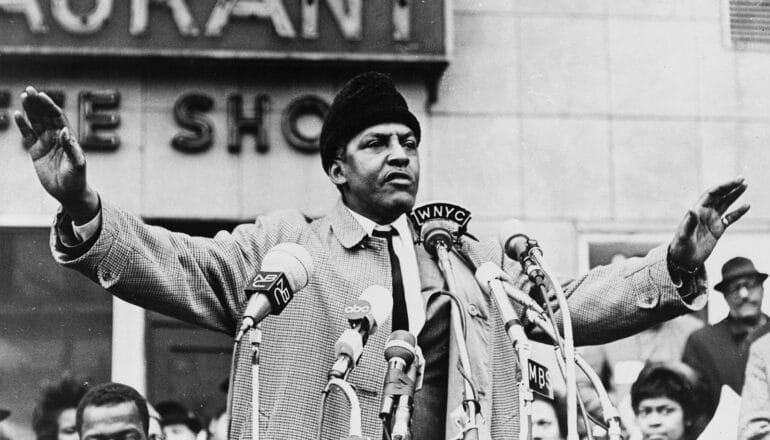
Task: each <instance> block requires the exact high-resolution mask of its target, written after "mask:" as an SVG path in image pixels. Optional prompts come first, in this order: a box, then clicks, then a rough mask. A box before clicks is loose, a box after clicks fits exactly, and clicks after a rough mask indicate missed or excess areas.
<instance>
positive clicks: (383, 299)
mask: <svg viewBox="0 0 770 440" xmlns="http://www.w3.org/2000/svg"><path fill="white" fill-rule="evenodd" d="M392 310H393V296H392V295H391V293H390V292H389V291H388V290H387V289H386V288H384V287H382V286H378V285H374V286H369V287H367V288H366V290H364V292H363V293H362V294H361V296H360V297H359V298H358V300H356V301H354V302H352V303H350V304H348V305H346V306H345V309H344V313H345V318H346V319H347V320H348V323H350V328H349V329H347V330H345V331H344V332H342V335H340V337H339V339H337V343H335V344H334V356H336V358H337V360H336V361H335V362H334V365H332V368H331V370H330V371H329V378H330V379H331V378H333V377H336V378H339V379H346V378H347V376H348V374H350V372H351V371H352V370H353V368H355V366H356V365H357V364H358V360H359V359H360V358H361V354H362V353H363V352H364V345H366V341H367V340H368V339H369V336H370V335H372V334H374V332H376V331H377V327H379V326H380V325H381V324H382V323H383V322H385V320H387V319H388V317H389V316H390V313H391V311H392Z"/></svg>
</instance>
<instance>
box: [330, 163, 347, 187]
mask: <svg viewBox="0 0 770 440" xmlns="http://www.w3.org/2000/svg"><path fill="white" fill-rule="evenodd" d="M340 161H341V159H334V161H333V162H332V164H331V165H329V179H330V180H331V181H332V183H333V184H335V185H343V184H345V183H346V182H347V181H348V179H347V177H345V170H344V169H343V167H342V163H341V162H340Z"/></svg>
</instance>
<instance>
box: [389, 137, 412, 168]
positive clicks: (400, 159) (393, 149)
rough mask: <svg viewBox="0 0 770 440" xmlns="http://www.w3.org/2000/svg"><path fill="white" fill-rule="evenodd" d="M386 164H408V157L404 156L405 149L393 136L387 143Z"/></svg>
mask: <svg viewBox="0 0 770 440" xmlns="http://www.w3.org/2000/svg"><path fill="white" fill-rule="evenodd" d="M388 150H389V151H388V162H390V163H397V164H401V165H406V164H407V163H409V155H407V154H406V148H404V146H403V145H401V142H399V140H398V137H397V136H395V135H393V136H391V137H390V140H389V141H388Z"/></svg>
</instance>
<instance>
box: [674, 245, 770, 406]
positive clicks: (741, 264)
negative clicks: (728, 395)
mask: <svg viewBox="0 0 770 440" xmlns="http://www.w3.org/2000/svg"><path fill="white" fill-rule="evenodd" d="M766 278H767V274H765V273H762V272H759V271H757V270H756V269H755V268H754V263H753V262H752V261H751V260H749V259H748V258H744V257H735V258H733V259H731V260H729V261H727V262H726V263H725V264H724V265H723V266H722V281H720V282H719V283H718V284H717V285H715V286H714V289H716V290H718V291H720V292H722V293H723V294H724V296H725V300H726V301H727V305H728V306H729V307H730V312H729V314H728V315H727V317H726V318H725V319H723V320H722V321H720V322H718V323H716V324H714V325H713V326H707V327H704V328H702V329H700V330H697V331H695V332H694V333H693V334H692V335H691V336H690V338H689V339H688V340H687V344H686V345H685V349H684V354H683V355H682V360H683V361H684V362H685V363H687V364H688V365H690V366H691V367H692V368H694V369H695V370H696V371H698V372H700V373H701V375H702V376H703V377H704V379H705V380H706V382H707V383H708V385H709V387H710V389H711V391H712V392H713V393H714V397H715V398H716V399H718V398H719V394H720V391H721V388H722V385H728V386H729V387H730V388H732V389H733V390H734V391H735V392H736V393H738V394H740V393H741V390H742V388H743V378H744V372H745V370H746V360H747V359H748V355H749V346H750V345H751V343H752V342H753V341H755V340H757V339H758V338H759V337H761V336H762V335H764V334H765V333H768V332H769V331H770V322H768V317H767V315H765V314H764V313H762V297H763V296H764V289H763V287H762V283H763V282H764V281H765V279H766Z"/></svg>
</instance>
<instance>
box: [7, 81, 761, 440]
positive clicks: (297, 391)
mask: <svg viewBox="0 0 770 440" xmlns="http://www.w3.org/2000/svg"><path fill="white" fill-rule="evenodd" d="M22 104H23V106H24V110H25V113H26V117H25V115H24V114H21V113H18V112H17V113H16V115H15V117H16V121H17V125H18V126H19V129H20V130H21V133H22V136H23V138H24V142H25V144H26V145H27V146H28V147H29V152H30V155H31V157H32V160H33V164H34V167H35V170H36V172H37V175H38V177H39V179H40V181H41V183H42V184H43V187H44V188H45V189H46V191H48V192H49V193H50V194H51V195H52V196H53V197H55V198H56V199H57V200H58V201H59V202H60V203H61V204H62V210H61V212H60V213H59V215H58V216H57V220H56V225H55V227H54V230H53V235H52V244H53V252H54V255H55V257H56V259H57V260H58V261H59V262H60V263H62V264H63V265H65V266H67V267H71V268H75V269H77V270H79V271H81V272H82V273H84V274H86V275H87V276H89V277H91V278H92V279H93V280H95V281H96V282H99V283H100V284H101V285H102V286H103V287H105V288H107V289H108V290H109V291H110V292H112V293H113V294H114V295H116V296H119V297H121V298H123V299H125V300H127V301H129V302H132V303H134V304H137V305H140V306H142V307H145V308H148V309H152V310H156V311H160V312H162V313H166V314H168V315H171V316H174V317H176V318H179V319H183V320H186V321H189V322H193V323H196V324H198V325H201V326H204V327H207V328H211V329H215V330H219V331H223V332H226V333H228V334H231V335H232V334H234V333H235V329H236V328H237V326H238V324H239V319H240V317H241V314H242V312H243V309H244V307H245V305H246V301H247V298H246V296H245V294H244V292H243V288H244V286H245V284H246V283H247V282H248V281H250V280H251V279H252V278H253V276H254V275H255V273H256V272H257V271H258V270H259V268H260V265H261V263H262V259H263V257H264V256H265V253H266V252H267V250H268V249H270V248H271V247H273V246H275V245H277V244H278V243H282V242H292V243H297V244H300V245H301V246H303V247H304V248H305V249H307V250H308V252H309V253H310V254H311V256H312V259H313V266H314V267H315V271H314V273H313V274H312V277H311V278H310V282H309V285H308V287H307V288H306V289H305V291H304V292H302V293H301V294H298V295H297V296H296V297H295V298H294V299H293V302H292V303H291V304H289V306H288V307H286V309H285V310H283V312H282V314H281V316H279V317H271V318H270V319H267V320H265V321H264V322H263V337H262V345H261V350H260V392H259V402H260V408H259V414H260V417H259V420H258V421H257V420H252V417H251V414H252V411H251V408H250V403H251V401H252V400H251V395H252V394H251V393H252V389H251V369H250V358H251V356H250V348H249V347H247V345H248V344H241V347H240V349H239V350H238V352H237V353H236V354H235V356H236V359H235V371H233V374H234V378H233V383H234V385H233V387H232V390H231V393H232V394H233V396H234V399H233V405H232V417H231V420H230V424H231V430H230V431H231V432H230V438H250V437H251V430H252V426H251V424H252V422H254V423H258V425H257V426H258V429H259V431H260V433H261V435H262V436H263V437H264V438H270V439H290V438H291V439H294V438H314V437H316V436H317V435H316V429H317V420H318V418H319V417H318V416H319V414H318V406H319V405H318V401H319V393H320V391H321V390H322V389H323V388H324V385H325V384H326V373H327V372H328V371H329V368H330V367H331V365H332V363H333V361H334V357H333V345H334V340H335V339H336V338H337V337H338V336H339V335H340V334H341V333H342V332H343V331H344V330H345V329H346V327H348V324H347V321H346V319H345V318H344V316H343V310H342V309H343V307H344V306H345V305H346V304H348V303H350V302H352V301H354V300H356V299H357V298H358V296H359V295H360V293H361V292H362V291H364V290H365V289H366V288H367V287H370V286H372V285H382V286H385V287H387V288H390V289H391V290H392V292H393V295H394V298H393V304H394V306H393V313H392V319H388V320H387V321H386V322H384V323H381V325H380V329H379V330H378V332H377V333H376V334H374V335H373V336H372V337H370V338H369V341H368V343H367V347H366V350H365V353H364V355H363V357H362V359H361V362H360V363H359V365H358V366H357V367H356V369H355V370H353V372H352V374H351V375H350V377H349V380H350V382H352V383H353V384H355V385H356V387H357V391H358V395H359V398H360V400H361V408H362V416H363V431H364V434H365V435H366V436H368V437H371V438H382V427H381V423H380V421H379V420H378V417H377V414H378V412H379V406H380V405H379V404H380V398H379V390H380V389H381V386H382V383H383V380H384V374H385V363H384V361H383V360H382V352H383V347H384V345H385V342H386V339H387V337H388V336H389V334H390V332H391V330H394V329H405V330H408V331H410V332H412V333H413V334H415V335H417V336H418V342H419V344H420V345H421V347H422V348H423V352H424V354H425V358H426V374H425V376H424V387H423V390H422V391H420V392H418V393H417V394H416V396H415V399H416V403H415V411H414V416H413V431H414V438H420V439H422V440H433V439H444V438H450V437H453V436H455V435H457V434H458V433H457V430H458V429H462V426H463V424H462V420H458V419H457V418H456V417H455V416H454V414H456V410H457V409H460V408H462V405H463V403H464V402H463V396H462V390H463V386H462V375H461V372H459V371H458V369H457V365H458V364H457V356H458V354H457V347H456V346H455V345H454V344H450V342H449V341H450V340H451V338H450V334H451V331H450V325H449V316H450V314H449V312H448V308H449V306H448V301H446V296H445V295H442V294H441V292H443V291H444V290H445V289H446V285H445V281H444V278H443V276H442V274H441V272H440V270H439V268H438V266H437V264H436V261H435V260H434V259H433V258H432V257H431V255H430V254H429V253H428V252H427V251H426V250H425V249H424V247H423V246H420V245H415V244H414V240H415V239H416V238H417V237H415V236H413V233H415V232H413V230H412V229H411V228H410V226H409V224H408V223H407V217H406V214H407V213H409V212H410V211H411V209H412V208H413V206H414V203H415V196H416V194H417V188H418V184H419V178H420V161H419V156H418V145H419V143H420V139H421V127H420V123H419V122H418V121H417V119H416V118H415V116H414V115H413V114H412V113H411V112H410V111H409V109H408V107H407V104H406V101H405V100H404V98H403V96H402V95H401V94H400V93H399V92H398V91H397V90H396V88H395V86H394V85H393V83H392V82H391V81H390V79H389V78H387V77H386V76H384V75H382V74H377V73H365V74H362V75H359V76H357V77H355V78H353V79H352V80H351V81H349V82H348V83H347V84H346V85H345V86H344V87H343V88H342V90H341V91H340V92H339V93H338V94H337V96H336V97H335V99H334V101H333V103H332V105H331V108H330V110H329V113H328V115H327V117H326V119H325V121H324V124H323V127H322V132H321V137H320V152H321V162H322V165H323V169H324V171H325V172H326V174H327V175H328V176H329V179H330V180H331V182H332V183H333V184H334V185H336V186H337V188H338V189H339V191H340V194H341V200H340V201H339V202H338V203H337V205H336V206H335V207H334V208H333V209H332V210H331V211H330V212H329V213H328V215H326V216H325V217H322V218H320V219H317V220H314V221H308V220H307V219H306V218H305V216H303V215H301V214H300V213H299V212H286V211H284V212H280V213H275V214H270V215H266V216H261V217H259V218H258V219H257V221H256V222H255V223H254V224H248V225H241V226H239V227H237V228H236V229H235V230H234V231H233V232H232V233H230V234H228V233H224V232H223V233H220V234H218V235H217V236H216V237H215V238H214V239H211V240H205V239H199V238H192V237H189V236H186V235H183V234H178V233H172V232H169V231H167V230H164V229H161V228H151V227H148V226H146V225H144V224H143V223H142V222H141V221H140V220H139V219H137V218H136V217H134V216H132V215H130V214H128V213H126V212H124V211H122V210H121V209H119V208H118V207H116V206H114V205H113V204H111V203H110V201H109V200H106V199H104V198H100V197H99V195H98V193H97V192H96V191H95V190H94V189H93V188H92V187H91V186H90V185H89V184H88V181H87V180H86V162H85V156H84V154H83V151H82V149H81V148H80V146H79V145H78V143H77V141H76V140H75V137H74V135H73V133H71V131H70V128H69V127H68V126H67V122H66V118H65V117H64V115H63V113H62V112H61V110H60V109H59V108H58V107H57V106H56V105H55V104H53V102H52V101H51V100H50V98H48V97H47V96H45V95H44V94H42V93H38V92H37V91H35V90H34V89H33V88H31V87H30V88H28V89H27V90H26V91H25V92H24V93H23V94H22ZM745 189H746V184H745V183H744V181H743V179H737V180H734V181H731V182H727V183H725V184H723V185H720V186H717V187H715V188H713V189H712V190H710V191H708V192H707V193H705V194H704V195H703V197H701V198H700V199H699V200H698V202H697V203H696V204H695V205H694V206H693V208H692V209H691V210H690V211H688V213H687V214H686V215H685V218H684V220H683V221H682V223H681V224H680V225H679V227H678V229H677V231H676V232H675V234H674V238H673V240H672V241H671V243H669V244H668V245H663V246H660V247H659V248H656V249H655V250H653V251H652V252H650V254H648V255H647V256H646V257H644V258H636V259H629V260H627V261H625V262H622V263H619V264H617V265H612V266H608V267H603V268H597V269H595V270H593V271H592V272H590V273H589V274H588V275H586V276H585V277H583V278H581V279H578V280H575V281H573V282H570V283H566V284H565V288H566V291H567V292H568V294H569V295H570V308H571V309H572V314H573V323H574V326H575V331H576V338H577V342H578V343H594V344H595V343H601V342H607V341H609V340H612V339H616V338H619V337H623V336H627V335H629V334H632V333H634V332H637V331H639V330H641V329H642V328H644V327H646V326H649V325H651V324H653V323H654V322H658V321H662V320H666V319H669V318H672V317H674V316H676V315H678V314H681V313H684V312H686V311H689V310H690V309H692V308H699V307H702V306H703V305H704V304H705V295H704V294H705V288H704V286H703V280H704V275H705V274H704V271H703V267H702V266H703V262H704V261H705V259H706V258H707V257H708V255H709V254H710V253H711V251H712V250H713V248H714V245H715V244H716V242H717V240H718V239H719V238H720V237H721V236H722V234H723V233H724V232H725V230H726V228H727V227H728V226H729V225H731V224H732V223H734V222H735V221H737V220H738V219H739V218H740V217H741V216H743V214H745V212H746V211H747V210H748V205H744V206H741V207H740V208H738V209H736V210H734V211H731V212H727V211H728V209H729V207H730V205H732V203H733V202H734V201H735V200H736V199H737V198H738V197H739V196H740V195H741V194H742V193H743V192H744V190H745ZM454 249H455V251H456V252H452V253H450V255H449V258H450V262H451V264H452V267H453V268H454V272H455V277H456V281H457V282H456V284H457V292H453V293H454V294H455V296H456V297H457V298H459V300H460V301H461V302H463V303H465V305H466V306H467V307H466V308H467V309H468V310H472V311H474V313H473V315H472V318H471V317H468V319H466V332H465V333H466V338H467V345H468V347H469V350H470V351H471V352H472V353H471V356H470V359H471V368H470V370H471V371H470V372H465V373H466V374H471V375H472V379H473V381H474V382H475V384H476V386H477V388H478V391H479V392H478V401H479V405H480V410H481V412H482V415H483V417H477V419H478V420H480V421H481V422H480V425H479V427H478V436H479V438H481V439H484V440H488V439H490V438H515V437H516V436H517V435H518V434H517V431H518V426H519V423H520V421H519V420H518V417H515V415H516V413H517V410H518V391H517V387H516V380H515V379H516V375H517V367H516V365H517V364H516V360H515V359H516V356H515V353H514V352H513V349H512V347H511V344H510V341H509V340H508V337H507V335H506V332H505V329H504V328H503V326H502V324H501V320H500V316H499V312H498V311H497V308H496V306H495V305H494V304H493V303H492V302H491V300H490V299H489V298H488V297H486V296H485V295H483V293H482V291H481V290H480V288H479V286H478V285H477V284H476V281H475V279H474V277H473V272H474V267H475V266H477V265H480V264H482V263H484V262H486V261H499V259H500V255H501V250H500V247H499V245H497V244H496V243H492V242H482V243H477V242H474V241H472V240H468V239H465V238H462V239H461V246H460V245H455V247H454ZM506 270H508V271H509V272H510V273H511V274H512V275H513V276H514V277H515V278H516V280H517V283H518V284H519V285H524V284H526V281H525V278H526V275H525V274H522V272H521V270H520V269H519V268H518V267H514V266H513V265H512V264H511V262H510V261H509V262H508V263H507V264H506ZM471 306H472V307H471ZM348 412H349V410H348V407H347V403H346V402H342V401H341V399H331V401H330V402H329V405H328V406H327V412H326V417H325V421H326V423H325V425H324V426H323V428H322V431H323V438H342V437H346V436H347V420H348Z"/></svg>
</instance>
